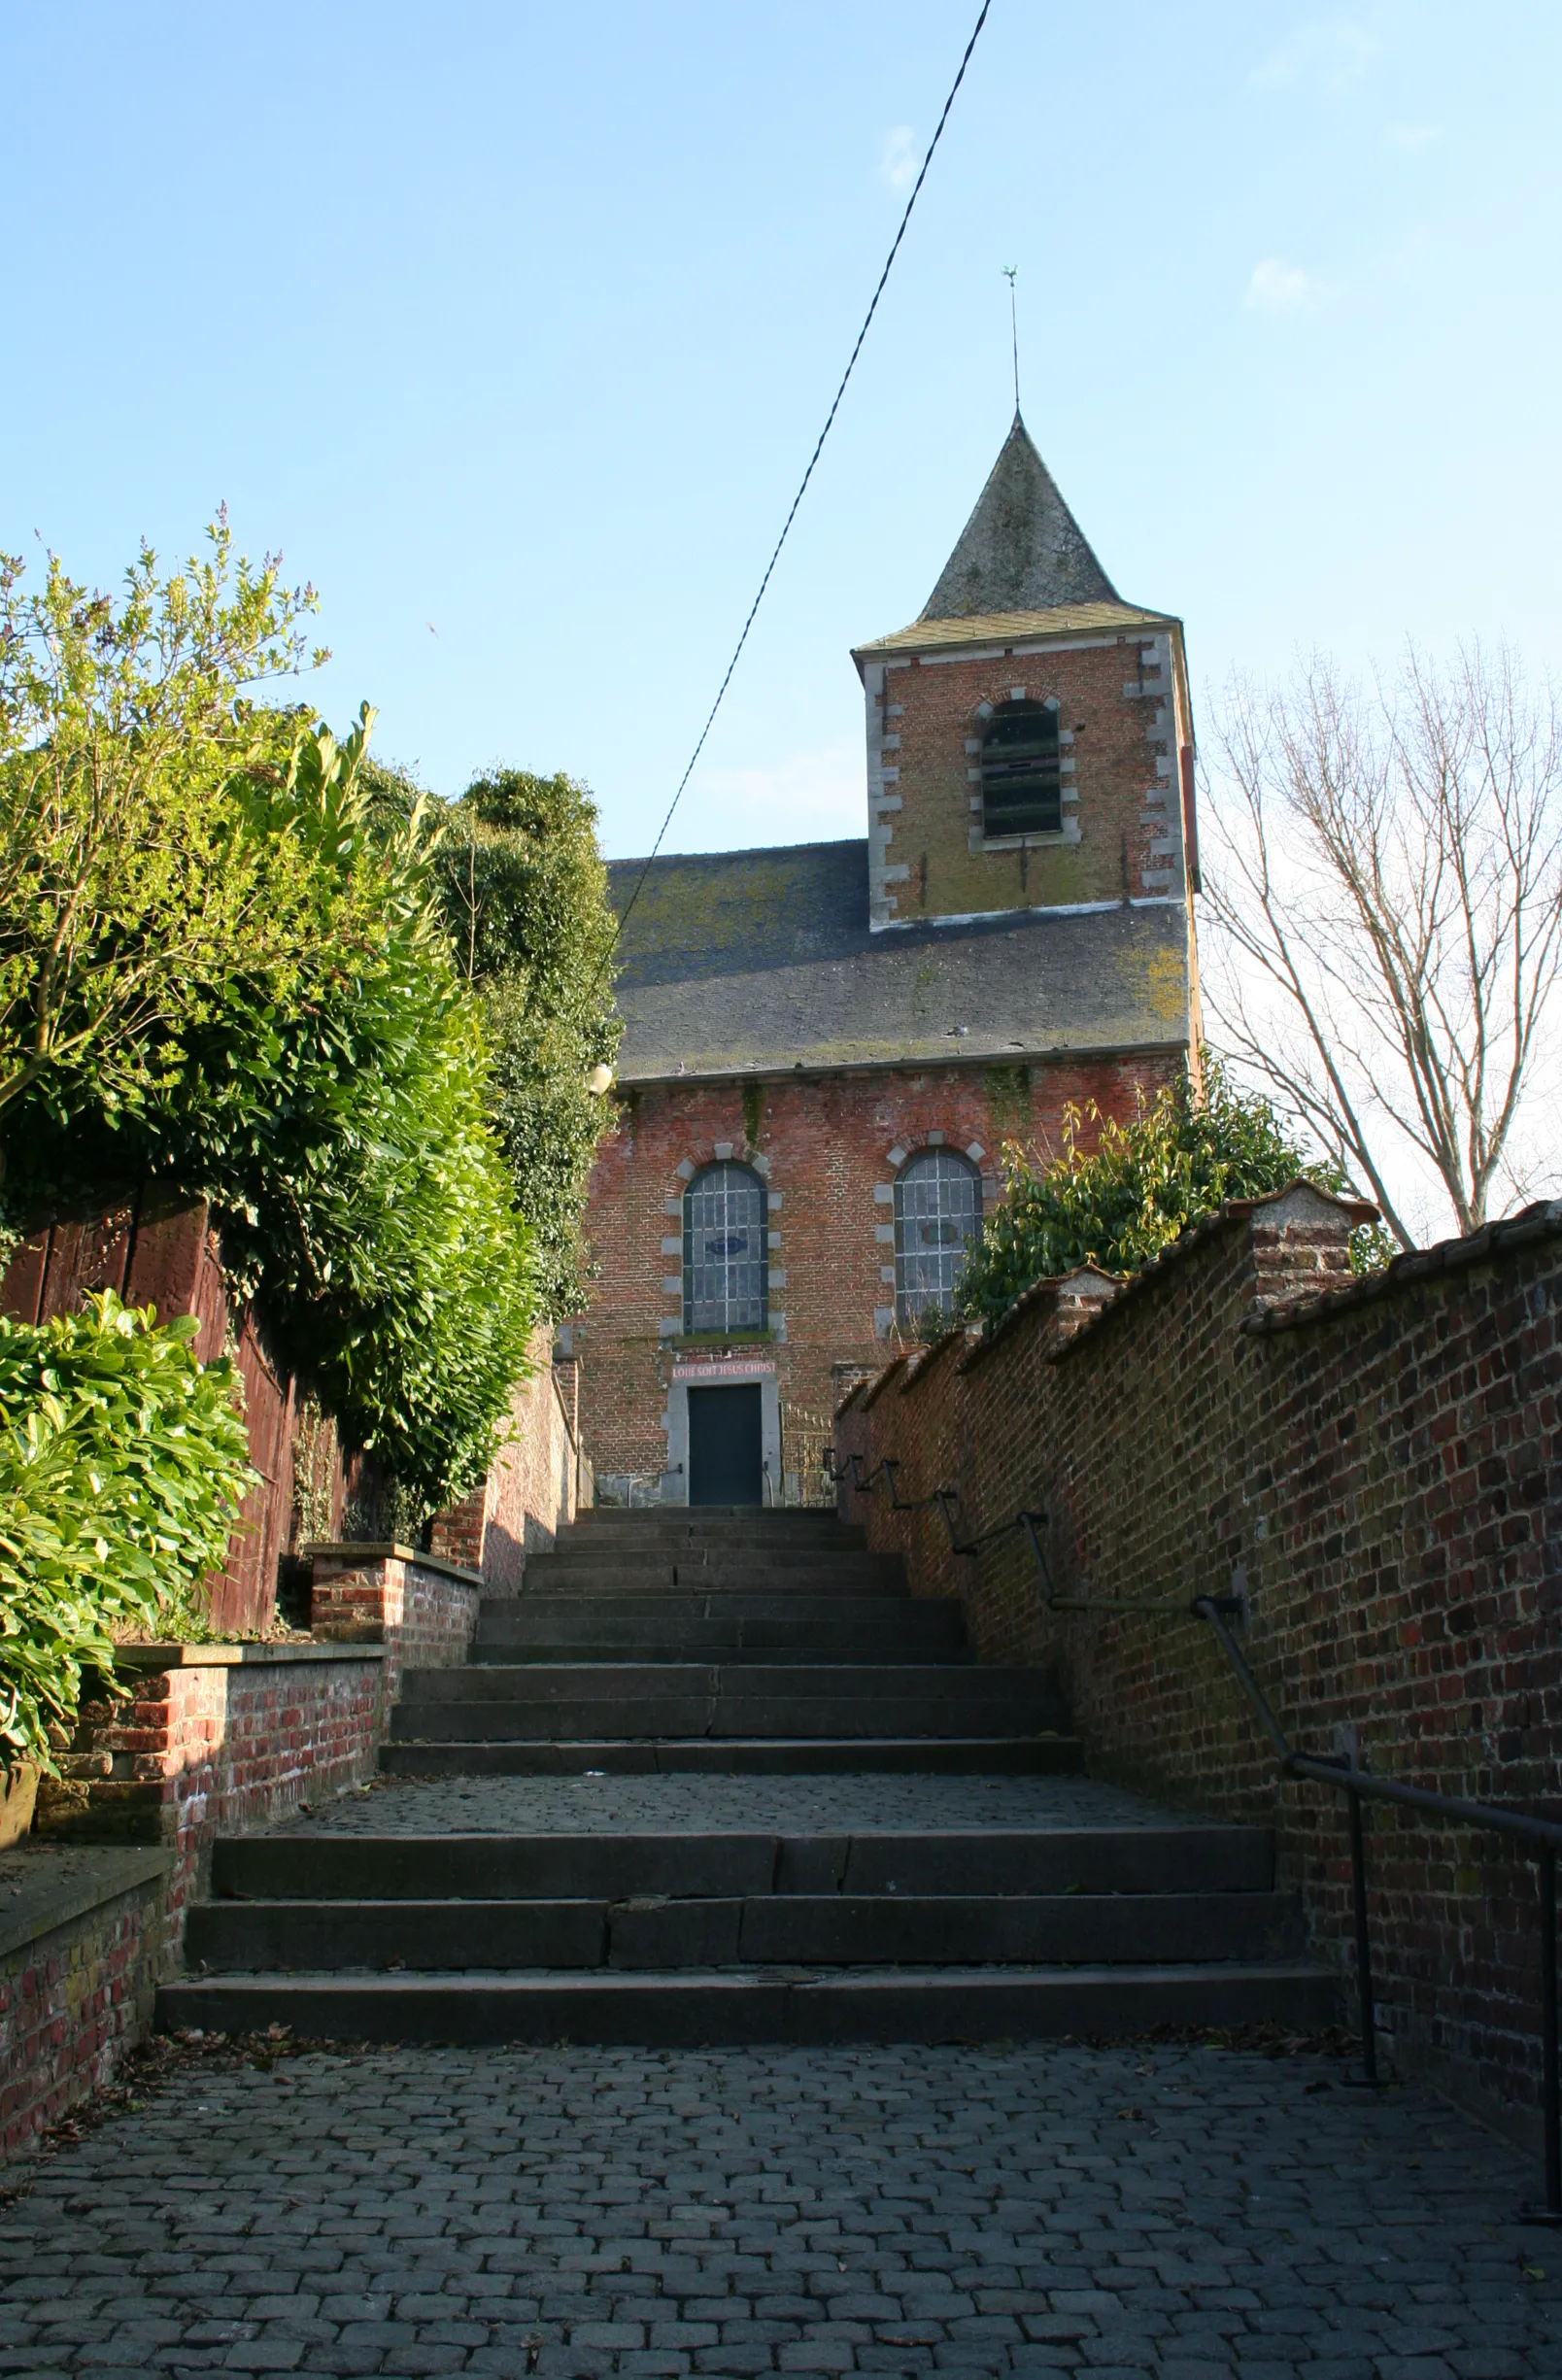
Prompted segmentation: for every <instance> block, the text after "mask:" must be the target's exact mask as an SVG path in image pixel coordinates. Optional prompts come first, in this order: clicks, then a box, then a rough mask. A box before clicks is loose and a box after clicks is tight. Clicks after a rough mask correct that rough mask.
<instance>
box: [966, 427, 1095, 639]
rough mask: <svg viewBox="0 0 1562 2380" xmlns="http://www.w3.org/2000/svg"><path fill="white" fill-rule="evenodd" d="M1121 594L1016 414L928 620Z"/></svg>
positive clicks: (1048, 606)
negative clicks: (1094, 551)
mask: <svg viewBox="0 0 1562 2380" xmlns="http://www.w3.org/2000/svg"><path fill="white" fill-rule="evenodd" d="M1117 600H1118V595H1117V590H1116V588H1115V587H1114V586H1113V585H1112V583H1111V581H1110V579H1109V578H1108V577H1107V576H1106V573H1105V571H1104V569H1103V568H1102V566H1101V564H1100V562H1099V561H1097V560H1096V557H1095V555H1094V554H1093V553H1092V552H1091V550H1090V547H1089V544H1088V543H1087V542H1086V538H1085V533H1084V531H1083V529H1081V527H1080V526H1079V524H1078V522H1077V521H1076V520H1075V519H1074V517H1073V514H1072V513H1071V512H1070V510H1069V507H1068V505H1067V504H1066V503H1065V502H1064V500H1063V498H1062V496H1061V495H1060V494H1059V493H1058V490H1057V486H1056V483H1055V482H1054V480H1053V477H1052V474H1051V472H1050V471H1049V470H1048V469H1047V466H1046V464H1045V463H1044V462H1043V461H1042V459H1041V458H1040V456H1039V455H1038V454H1037V453H1036V448H1035V447H1034V446H1033V445H1032V443H1031V433H1030V431H1029V430H1028V429H1027V428H1026V426H1025V424H1024V423H1023V422H1022V421H1021V419H1020V416H1019V414H1018V412H1016V413H1015V416H1014V426H1013V428H1012V429H1011V430H1010V431H1009V434H1008V436H1007V437H1006V438H1005V439H1004V441H1003V446H1002V452H1001V453H1000V455H999V458H998V460H997V462H995V463H994V465H993V469H992V475H991V477H990V478H989V480H988V482H987V485H986V487H985V488H984V489H983V490H982V493H981V495H980V497H979V498H978V499H977V504H976V509H975V511H974V512H973V513H972V514H971V516H970V519H969V520H968V522H967V524H966V526H965V528H964V529H963V530H962V532H961V538H960V543H959V544H958V545H957V546H956V548H955V550H954V552H953V553H952V554H951V555H950V557H949V560H948V561H946V562H945V564H944V566H943V570H942V573H941V575H940V577H939V580H938V584H937V586H936V587H935V588H934V591H933V593H932V595H930V596H929V597H928V600H927V602H926V604H925V605H924V607H923V610H922V614H921V617H922V618H923V619H924V620H958V619H961V618H964V617H966V616H968V615H969V614H971V613H976V612H984V613H985V612H1044V611H1052V610H1054V609H1056V608H1057V607H1058V606H1059V605H1061V604H1066V603H1115V602H1116V601H1117Z"/></svg>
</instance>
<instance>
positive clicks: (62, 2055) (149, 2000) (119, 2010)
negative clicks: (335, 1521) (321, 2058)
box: [0, 1546, 482, 2156]
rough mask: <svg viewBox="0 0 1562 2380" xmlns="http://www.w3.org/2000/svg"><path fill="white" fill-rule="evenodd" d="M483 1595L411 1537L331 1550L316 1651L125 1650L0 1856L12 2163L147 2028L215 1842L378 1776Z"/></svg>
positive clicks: (456, 1652)
mask: <svg viewBox="0 0 1562 2380" xmlns="http://www.w3.org/2000/svg"><path fill="white" fill-rule="evenodd" d="M481 1593H482V1581H481V1580H480V1579H478V1578H476V1577H474V1576H472V1575H471V1574H469V1573H464V1572H461V1571H459V1570H458V1569H456V1568H455V1567H454V1566H453V1565H451V1564H448V1563H440V1562H437V1561H435V1560H432V1559H430V1558H429V1557H427V1556H424V1555H418V1554H414V1553H412V1552H411V1551H410V1550H409V1549H408V1548H407V1547H384V1548H380V1547H362V1546H354V1547H322V1548H319V1549H318V1551H317V1555H316V1583H315V1590H314V1613H313V1617H314V1625H315V1631H316V1636H317V1639H318V1641H317V1642H315V1643H313V1644H304V1643H294V1644H283V1645H266V1644H258V1645H257V1644H249V1645H211V1646H205V1645H182V1646H138V1647H127V1648H126V1649H125V1650H124V1652H123V1654H122V1656H121V1661H120V1674H121V1683H124V1684H125V1685H126V1686H127V1687H128V1689H129V1691H128V1693H127V1694H126V1696H125V1697H124V1698H123V1699H122V1700H117V1701H113V1702H110V1701H99V1702H95V1703H88V1704H85V1705H84V1707H83V1710H82V1713H81V1718H80V1723H79V1725H78V1727H77V1729H76V1732H75V1736H74V1739H73V1742H72V1744H71V1746H70V1748H69V1750H68V1751H65V1752H63V1753H62V1755H61V1758H60V1766H61V1769H62V1770H63V1772H64V1776H63V1780H62V1782H60V1783H59V1784H51V1782H50V1781H48V1780H46V1781H44V1783H43V1785H41V1787H40V1793H39V1810H38V1818H37V1821H36V1824H37V1832H36V1834H35V1836H34V1838H33V1839H32V1841H31V1842H30V1843H28V1844H26V1845H24V1846H22V1847H21V1849H20V1851H19V1852H18V1853H16V1854H10V1855H7V1854H0V1873H3V1874H5V1875H6V1876H7V1877H8V1878H9V1869H8V1868H7V1858H8V1856H9V1857H10V1859H11V1860H12V1863H13V1864H15V1863H16V1862H17V1860H19V1861H20V1862H21V1864H20V1866H19V1867H17V1876H18V1878H19V1880H20V1882H19V1889H20V1891H21V1893H22V1901H23V1905H22V1908H21V1910H20V1912H19V1915H18V1912H17V1909H16V1908H10V1909H9V1910H8V1909H7V1908H6V1906H5V1905H4V1904H3V1903H0V2156H10V2155H13V2154H15V2153H16V2152H17V2150H19V2149H21V2148H23V2147H24V2146H25V2145H26V2143H27V2142H28V2141H29V2140H30V2139H31V2138H32V2137H33V2135H34V2134H35V2133H36V2132H37V2131H38V2130H40V2129H41V2128H42V2126H43V2125H46V2124H49V2123H51V2122H52V2121H53V2120H54V2119H55V2117H57V2116H58V2115H60V2114H61V2113H63V2112H64V2110H65V2108H66V2107H68V2106H69V2105H70V2104H72V2103H73V2102H74V2101H75V2100H76V2099H78V2098H81V2097H83V2096H85V2094H86V2093H87V2092H88V2091H92V2090H94V2089H96V2088H97V2087H98V2086H99V2085H101V2084H103V2083H104V2082H106V2081H108V2080H110V2079H111V2078H112V2076H113V2073H114V2071H115V2070H116V2067H117V2066H118V2064H119V2061H120V2060H121V2059H122V2057H123V2056H124V2054H125V2052H126V2050H128V2049H129V2048H131V2047H133V2046H134V2044H135V2043H136V2042H137V2041H139V2040H140V2039H142V2038H143V2037H144V2036H145V2034H146V2032H147V2030H148V2028H149V2026H150V2024H151V2023H152V2012H153V1993H154V1990H155V1987H156V1984H157V1982H158V1980H159V1979H160V1978H161V1977H162V1976H164V1975H166V1974H167V1973H169V1972H170V1971H171V1969H172V1968H173V1967H174V1965H175V1964H176V1963H177V1961H178V1958H179V1955H180V1951H181V1947H182V1944H183V1938H184V1927H185V1916H186V1912H187V1909H188V1907H189V1904H190V1902H191V1901H192V1900H193V1899H196V1898H198V1897H199V1895H200V1894H201V1893H202V1892H203V1891H204V1890H205V1888H206V1883H207V1878H208V1876H209V1873H210V1863H211V1853H212V1846H213V1844H214V1843H215V1841H216V1839H217V1837H218V1835H219V1834H220V1833H221V1834H232V1833H242V1832H244V1831H245V1830H246V1829H249V1828H252V1827H255V1826H263V1825H269V1824H273V1823H275V1822H276V1821H277V1820H279V1819H286V1818H288V1817H289V1816H290V1815H292V1814H293V1813H294V1812H296V1811H298V1810H300V1809H303V1808H305V1807H307V1806H309V1805H311V1804H313V1803H314V1802H317V1801H323V1800H325V1799H327V1798H329V1797H330V1796H331V1795H333V1794H335V1793H339V1792H342V1791H344V1790H345V1789H347V1788H348V1787H349V1786H352V1785H357V1784H359V1783H361V1782H362V1781H363V1780H364V1779H365V1778H367V1777H368V1776H369V1775H370V1774H371V1773H372V1771H373V1769H374V1765H375V1758H376V1754H377V1752H378V1750H379V1746H380V1744H381V1741H382V1740H383V1737H384V1734H385V1727H386V1718H387V1713H388V1710H389V1706H390V1703H391V1699H392V1698H393V1695H394V1692H395V1689H396V1685H397V1683H398V1682H399V1679H400V1676H401V1673H402V1671H403V1669H404V1668H406V1667H407V1666H408V1665H409V1664H412V1663H416V1664H418V1665H420V1666H424V1667H434V1666H440V1665H443V1664H447V1663H454V1662H458V1661H459V1660H461V1659H463V1658H464V1656H465V1651H466V1647H467V1644H468V1642H469V1641H470V1637H471V1632H472V1627H473V1624H474V1622H475V1618H476V1614H477V1606H478V1603H479V1600H480V1597H481ZM110 1846H113V1847H115V1848H109V1847H110ZM132 1847H140V1848H139V1849H136V1848H132ZM116 1863H118V1865H117V1864H116ZM73 1874H75V1875H76V1876H77V1883H76V1885H75V1886H73V1885H72V1876H73ZM29 1896H30V1897H29Z"/></svg>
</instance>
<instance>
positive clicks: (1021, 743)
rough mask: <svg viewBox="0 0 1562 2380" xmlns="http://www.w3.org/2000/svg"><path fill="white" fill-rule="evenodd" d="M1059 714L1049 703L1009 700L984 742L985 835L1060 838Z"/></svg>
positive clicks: (983, 819) (1061, 818)
mask: <svg viewBox="0 0 1562 2380" xmlns="http://www.w3.org/2000/svg"><path fill="white" fill-rule="evenodd" d="M1058 757H1059V756H1058V714H1057V712H1056V711H1055V710H1049V709H1048V707H1047V705H1046V704H1045V703H1044V702H1005V703H1004V704H1003V706H1002V709H1001V710H997V711H995V712H994V713H993V716H992V719H991V721H990V723H989V725H988V729H987V733H986V735H985V736H984V737H983V739H982V832H983V833H984V834H987V835H994V834H1056V833H1059V832H1060V831H1061V829H1062V826H1063V776H1062V772H1061V770H1060V768H1059V766H1058Z"/></svg>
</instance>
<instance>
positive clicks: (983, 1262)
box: [955, 1055, 1382, 1324]
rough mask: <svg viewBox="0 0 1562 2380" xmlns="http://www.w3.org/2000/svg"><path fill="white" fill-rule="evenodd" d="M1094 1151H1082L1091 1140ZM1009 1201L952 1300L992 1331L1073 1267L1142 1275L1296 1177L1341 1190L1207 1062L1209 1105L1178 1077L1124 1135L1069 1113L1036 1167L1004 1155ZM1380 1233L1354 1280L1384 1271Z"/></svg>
mask: <svg viewBox="0 0 1562 2380" xmlns="http://www.w3.org/2000/svg"><path fill="white" fill-rule="evenodd" d="M1087 1133H1089V1134H1090V1135H1092V1136H1093V1137H1094V1143H1095V1144H1094V1146H1093V1147H1090V1148H1084V1147H1082V1146H1081V1145H1080V1143H1081V1139H1082V1138H1083V1136H1084V1135H1085V1134H1087ZM1003 1164H1004V1174H1005V1180H1006V1187H1007V1197H1006V1199H1005V1201H1004V1203H1003V1205H1002V1207H999V1209H998V1211H997V1212H996V1214H994V1215H993V1216H992V1217H991V1218H990V1219H989V1220H988V1221H987V1223H986V1224H985V1225H984V1227H983V1230H982V1235H981V1238H980V1240H979V1241H977V1243H976V1245H975V1246H974V1247H973V1248H972V1250H971V1252H970V1255H969V1256H968V1259H967V1262H966V1266H965V1269H964V1271H963V1273H962V1275H961V1277H960V1281H959V1284H958V1286H957V1288H956V1292H955V1311H956V1315H957V1318H959V1319H961V1320H965V1321H971V1322H981V1323H984V1324H990V1323H992V1322H994V1321H996V1320H997V1319H998V1317H999V1316H1000V1315H1001V1314H1002V1313H1005V1312H1006V1311H1007V1310H1008V1309H1009V1307H1011V1306H1012V1305H1013V1303H1014V1301H1015V1299H1016V1298H1017V1297H1019V1296H1020V1295H1021V1294H1022V1292H1023V1291H1025V1290H1027V1289H1029V1288H1030V1287H1031V1286H1032V1285H1033V1283H1035V1282H1036V1281H1038V1280H1045V1279H1047V1278H1049V1277H1051V1276H1053V1275H1057V1274H1060V1273H1071V1272H1072V1271H1073V1270H1074V1268H1075V1267H1076V1266H1078V1265H1084V1264H1094V1265H1099V1266H1100V1267H1101V1268H1102V1270H1103V1271H1104V1272H1106V1273H1137V1272H1138V1270H1139V1268H1140V1266H1142V1265H1146V1264H1148V1263H1149V1262H1150V1260H1151V1259H1152V1258H1153V1257H1155V1256H1158V1255H1159V1254H1160V1252H1161V1250H1162V1249H1163V1248H1165V1247H1169V1246H1170V1245H1171V1241H1173V1240H1175V1239H1176V1238H1177V1237H1178V1236H1179V1234H1180V1233H1182V1232H1184V1231H1186V1230H1187V1229H1188V1227H1189V1226H1190V1224H1194V1223H1198V1222H1200V1221H1202V1220H1203V1219H1204V1218H1205V1216H1207V1215H1211V1214H1214V1213H1215V1212H1216V1211H1217V1209H1218V1208H1219V1207H1221V1205H1222V1204H1223V1203H1224V1201H1226V1200H1227V1199H1245V1198H1263V1197H1265V1196H1267V1195H1268V1193H1269V1192H1271V1191H1273V1190H1283V1189H1284V1187H1285V1185H1286V1183H1287V1182H1290V1181H1294V1180H1295V1179H1296V1178H1297V1176H1298V1175H1302V1176H1304V1177H1306V1178H1307V1179H1309V1180H1313V1181H1316V1182H1317V1183H1318V1184H1319V1186H1320V1187H1321V1188H1325V1189H1330V1190H1337V1189H1339V1188H1341V1183H1340V1180H1339V1177H1338V1175H1337V1173H1336V1172H1335V1169H1334V1168H1333V1167H1331V1166H1328V1165H1326V1164H1319V1163H1318V1162H1317V1161H1315V1160H1313V1159H1310V1158H1309V1157H1308V1156H1307V1152H1306V1151H1305V1150H1304V1149H1303V1148H1302V1146H1301V1145H1300V1143H1299V1142H1297V1141H1296V1140H1294V1139H1292V1138H1291V1137H1290V1135H1289V1134H1288V1133H1287V1132H1286V1130H1285V1128H1284V1126H1283V1125H1282V1123H1281V1121H1280V1119H1279V1117H1278V1116H1277V1115H1276V1114H1275V1112H1274V1109H1273V1107H1272V1106H1271V1105H1270V1104H1269V1102H1268V1101H1267V1100H1265V1099H1261V1098H1259V1097H1257V1096H1248V1095H1245V1094H1242V1093H1239V1092H1237V1091H1234V1090H1233V1089H1232V1087H1231V1084H1230V1082H1229V1080H1228V1079H1227V1076H1226V1073H1225V1071H1224V1069H1223V1068H1222V1066H1221V1064H1220V1062H1219V1060H1218V1059H1215V1058H1210V1057H1208V1056H1207V1055H1206V1057H1205V1062H1204V1090H1203V1095H1202V1096H1198V1095H1196V1094H1195V1092H1194V1089H1193V1086H1192V1084H1191V1082H1190V1081H1189V1079H1188V1077H1187V1076H1186V1075H1185V1074H1184V1075H1180V1076H1179V1077H1178V1078H1177V1080H1176V1081H1175V1082H1173V1083H1171V1084H1170V1085H1169V1086H1168V1087H1167V1088H1166V1089H1165V1090H1163V1091H1160V1092H1158V1093H1157V1094H1156V1096H1155V1097H1154V1098H1153V1099H1150V1100H1147V1101H1146V1100H1141V1101H1140V1103H1139V1105H1138V1111H1137V1113H1136V1114H1135V1115H1134V1116H1133V1117H1132V1118H1131V1120H1130V1121H1129V1122H1128V1123H1127V1124H1118V1123H1115V1122H1114V1121H1113V1120H1112V1119H1111V1117H1109V1116H1104V1115H1103V1114H1102V1112H1101V1110H1100V1108H1099V1107H1097V1106H1096V1105H1095V1103H1094V1102H1091V1103H1090V1105H1088V1106H1086V1107H1084V1108H1078V1107H1073V1106H1070V1107H1068V1108H1066V1109H1065V1110H1064V1144H1063V1148H1062V1150H1061V1152H1060V1153H1059V1154H1058V1155H1057V1156H1056V1157H1055V1158H1053V1159H1052V1161H1051V1162H1050V1163H1049V1164H1044V1165H1041V1166H1036V1165H1034V1164H1033V1163H1032V1162H1031V1160H1030V1159H1029V1158H1028V1157H1027V1155H1026V1154H1025V1152H1024V1151H1022V1150H1021V1149H1019V1148H1018V1147H1016V1146H1014V1145H1013V1144H1012V1143H1011V1144H1010V1145H1009V1146H1008V1147H1007V1148H1006V1149H1005V1150H1004V1152H1003ZM1380 1240H1381V1232H1380V1230H1379V1229H1378V1227H1376V1226H1371V1227H1368V1229H1367V1230H1366V1231H1365V1232H1362V1233H1358V1234H1357V1235H1356V1243H1353V1246H1352V1258H1353V1261H1354V1262H1355V1263H1356V1265H1357V1267H1358V1269H1360V1270H1364V1269H1367V1268H1368V1267H1370V1266H1371V1265H1372V1264H1373V1263H1374V1262H1381V1261H1382V1253H1381V1251H1380V1249H1379V1247H1378V1242H1379V1241H1380Z"/></svg>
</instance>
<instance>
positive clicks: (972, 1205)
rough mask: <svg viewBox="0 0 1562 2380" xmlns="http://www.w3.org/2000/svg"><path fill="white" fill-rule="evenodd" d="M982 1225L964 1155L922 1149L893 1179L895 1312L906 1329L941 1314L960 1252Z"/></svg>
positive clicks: (973, 1174) (978, 1192)
mask: <svg viewBox="0 0 1562 2380" xmlns="http://www.w3.org/2000/svg"><path fill="white" fill-rule="evenodd" d="M981 1225H982V1179H981V1175H980V1174H979V1173H977V1171H976V1168H975V1167H974V1166H973V1165H972V1164H971V1163H970V1161H969V1159H968V1158H966V1157H961V1156H958V1155H957V1154H956V1152H955V1151H954V1150H953V1149H950V1148H926V1149H923V1150H921V1151H920V1152H919V1154H918V1155H917V1156H915V1157H910V1158H907V1160H906V1162H905V1164H904V1165H903V1166H902V1167H901V1168H900V1173H899V1174H898V1175H897V1176H896V1182H895V1311H896V1318H897V1320H898V1321H899V1322H900V1325H901V1327H902V1328H903V1329H906V1330H915V1329H917V1328H918V1326H919V1325H920V1323H921V1321H922V1318H923V1316H924V1315H925V1314H928V1313H941V1314H947V1313H948V1311H949V1309H950V1307H951V1306H952V1304H953V1302H954V1293H955V1283H956V1282H957V1281H958V1280H959V1278H960V1271H961V1267H962V1266H963V1265H964V1263H965V1261H966V1251H967V1249H968V1247H969V1246H970V1243H971V1241H973V1240H974V1239H975V1237H976V1235H977V1233H978V1232H979V1231H980V1230H981Z"/></svg>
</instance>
